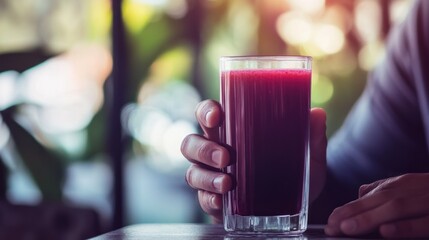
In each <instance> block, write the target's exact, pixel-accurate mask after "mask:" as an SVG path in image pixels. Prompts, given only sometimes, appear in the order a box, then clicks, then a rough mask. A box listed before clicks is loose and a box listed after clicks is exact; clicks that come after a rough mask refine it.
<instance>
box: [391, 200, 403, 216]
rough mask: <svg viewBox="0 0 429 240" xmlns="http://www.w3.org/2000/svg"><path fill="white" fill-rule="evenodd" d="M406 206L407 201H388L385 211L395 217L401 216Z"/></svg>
mask: <svg viewBox="0 0 429 240" xmlns="http://www.w3.org/2000/svg"><path fill="white" fill-rule="evenodd" d="M406 206H407V201H406V199H404V198H395V199H392V200H390V201H389V203H388V206H387V208H388V209H387V210H388V211H389V212H391V213H395V214H396V215H401V214H402V212H403V211H404V207H406Z"/></svg>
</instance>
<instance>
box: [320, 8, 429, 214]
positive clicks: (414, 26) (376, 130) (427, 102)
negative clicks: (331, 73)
mask: <svg viewBox="0 0 429 240" xmlns="http://www.w3.org/2000/svg"><path fill="white" fill-rule="evenodd" d="M428 71H429V1H417V2H416V3H415V5H414V6H413V8H412V9H411V11H410V13H409V15H408V17H407V18H406V19H405V20H404V22H403V24H401V26H399V27H398V28H397V29H395V31H394V32H393V33H392V35H391V36H390V39H389V41H388V45H387V52H386V56H385V59H384V60H383V62H382V63H381V64H380V65H379V66H378V67H377V69H376V70H375V71H374V72H373V73H372V74H371V75H370V77H369V80H368V84H367V87H366V89H365V91H364V93H363V94H362V96H361V97H360V99H359V100H358V102H357V103H356V105H355V106H354V108H353V109H352V111H351V112H350V114H349V116H348V117H347V119H346V121H345V123H344V125H343V127H342V128H341V129H340V130H339V131H338V133H337V134H336V135H335V136H334V137H333V138H332V139H331V141H330V142H329V145H328V173H329V175H328V181H327V184H326V187H325V191H324V193H323V194H322V195H321V196H320V198H319V199H318V200H317V201H316V203H315V204H314V206H312V210H313V219H317V220H319V221H326V217H327V214H329V212H331V211H332V210H333V209H334V208H335V207H337V206H340V205H342V204H344V203H346V202H349V201H351V200H353V199H356V198H357V197H358V190H359V187H360V186H361V185H363V184H368V183H371V182H374V181H376V180H379V179H385V178H389V177H392V176H398V175H402V174H404V173H417V172H427V171H428V170H429V156H428V147H427V146H428V141H427V139H428V136H429V128H428V125H429V94H428V93H429V86H428V84H429V72H428ZM416 179H422V178H416Z"/></svg>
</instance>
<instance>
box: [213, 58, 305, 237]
mask: <svg viewBox="0 0 429 240" xmlns="http://www.w3.org/2000/svg"><path fill="white" fill-rule="evenodd" d="M311 61H312V59H311V57H305V56H238V57H222V58H221V59H220V76H221V77H220V78H221V79H220V89H221V92H220V95H221V96H220V102H221V105H222V108H223V112H224V119H223V124H222V126H221V130H220V138H221V142H222V143H223V144H224V145H225V146H226V147H227V148H228V149H230V152H231V158H232V159H231V160H232V164H231V165H230V166H228V167H226V168H225V169H224V172H225V173H228V174H230V175H231V176H232V177H233V179H234V180H235V182H234V188H233V190H232V191H230V192H228V193H227V194H225V195H224V197H223V204H224V227H225V230H226V231H229V232H234V233H237V234H255V233H256V234H259V233H260V234H262V233H270V234H285V235H299V234H301V233H303V232H304V231H305V230H306V228H307V211H308V188H309V121H310V119H309V117H310V116H309V114H310V92H311Z"/></svg>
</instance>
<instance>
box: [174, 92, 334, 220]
mask: <svg viewBox="0 0 429 240" xmlns="http://www.w3.org/2000/svg"><path fill="white" fill-rule="evenodd" d="M196 118H197V120H198V122H199V124H200V126H201V128H202V129H203V131H204V136H200V135H196V134H192V135H189V136H187V137H186V138H185V139H184V140H183V142H182V147H181V150H182V153H183V155H184V156H185V157H186V158H187V159H188V160H189V161H190V162H192V163H193V164H192V165H191V166H190V167H189V168H188V171H187V173H186V181H187V182H188V184H189V185H190V186H191V187H193V188H195V189H197V190H198V199H199V202H200V205H201V208H202V209H203V210H204V211H205V212H206V213H208V214H209V215H211V216H212V217H213V221H214V222H216V223H221V222H222V194H224V193H226V192H228V191H229V190H231V188H232V179H231V177H230V176H229V175H227V174H224V173H222V172H221V171H220V169H221V168H224V167H226V166H228V165H229V160H230V159H229V152H228V150H227V149H226V148H224V147H222V146H221V145H220V144H219V126H220V124H221V122H222V108H221V106H220V105H219V103H217V102H215V101H213V100H206V101H203V102H201V103H200V104H199V105H198V106H197V110H196ZM325 122H326V113H325V111H324V110H323V109H320V108H314V109H312V110H311V114H310V159H311V164H310V202H311V201H312V200H314V199H315V198H316V197H317V196H318V195H319V193H320V192H321V190H322V188H323V186H324V182H325V177H326V144H327V140H326V134H325V131H326V124H325Z"/></svg>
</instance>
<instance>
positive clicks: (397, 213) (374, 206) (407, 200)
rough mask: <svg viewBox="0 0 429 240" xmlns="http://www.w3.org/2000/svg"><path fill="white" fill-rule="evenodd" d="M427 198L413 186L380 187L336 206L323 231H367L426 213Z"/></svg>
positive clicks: (365, 232)
mask: <svg viewBox="0 0 429 240" xmlns="http://www.w3.org/2000/svg"><path fill="white" fill-rule="evenodd" d="M428 201H429V196H428V195H426V194H422V193H421V191H415V190H414V189H407V190H404V189H402V190H401V191H396V189H395V190H392V189H390V190H383V191H379V192H376V193H373V194H372V195H369V196H368V195H366V196H365V197H363V198H360V199H358V200H356V201H353V202H350V203H348V204H346V205H344V206H342V207H339V208H337V209H335V210H334V211H333V213H332V214H331V216H330V217H329V219H328V225H327V227H326V229H325V232H326V234H328V235H333V236H338V235H341V234H346V235H361V234H367V233H370V232H372V231H375V230H376V229H377V228H378V227H379V226H380V225H382V224H383V223H387V222H393V221H397V220H400V219H405V218H415V217H421V216H423V215H427V214H429V208H428V207H427V202H428Z"/></svg>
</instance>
